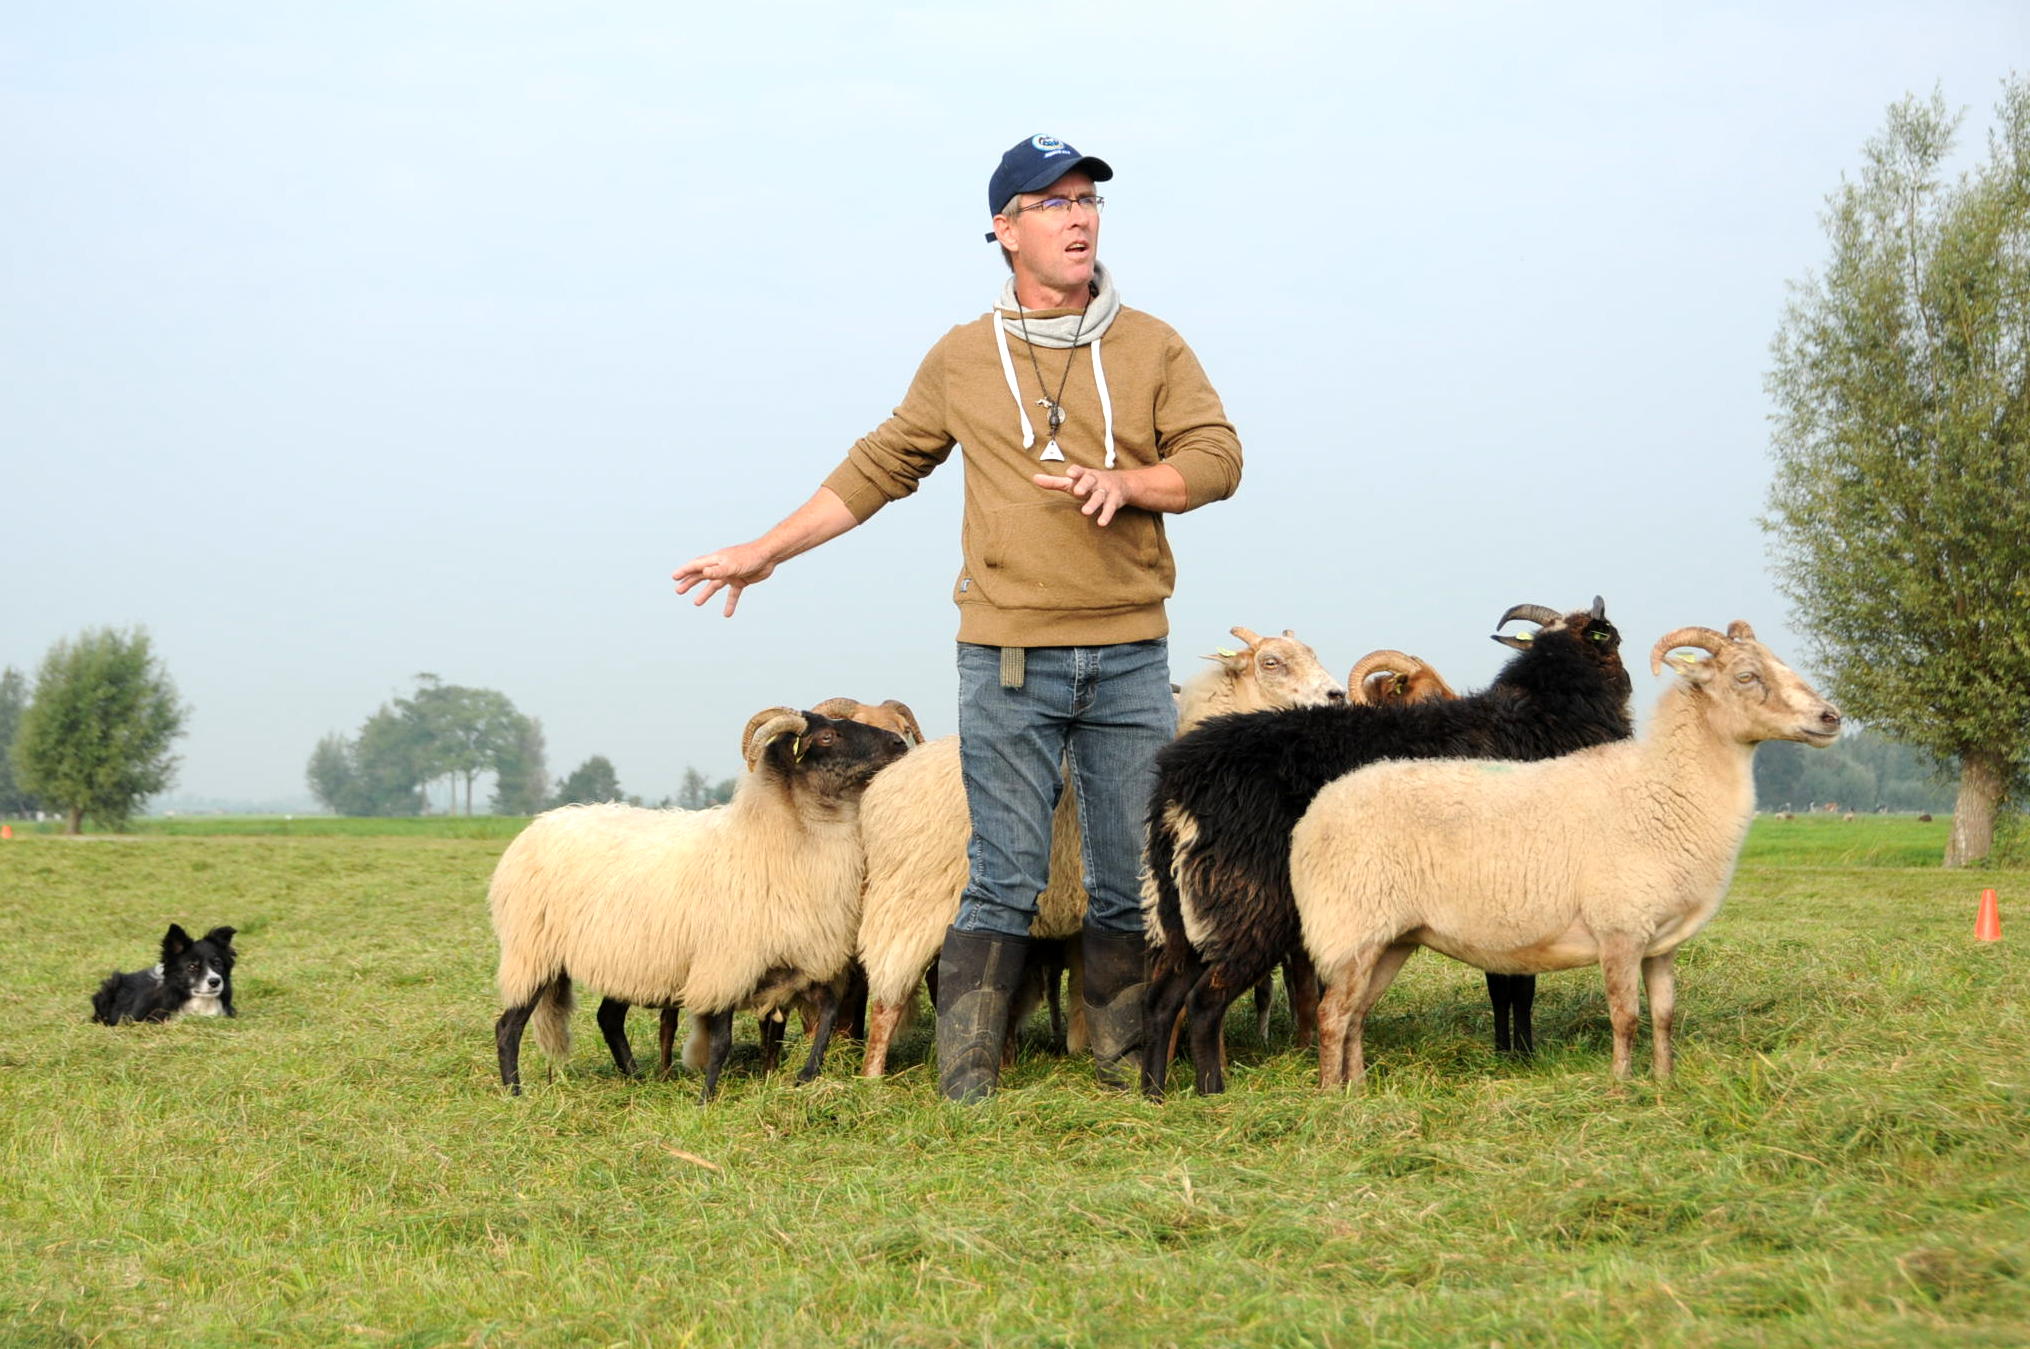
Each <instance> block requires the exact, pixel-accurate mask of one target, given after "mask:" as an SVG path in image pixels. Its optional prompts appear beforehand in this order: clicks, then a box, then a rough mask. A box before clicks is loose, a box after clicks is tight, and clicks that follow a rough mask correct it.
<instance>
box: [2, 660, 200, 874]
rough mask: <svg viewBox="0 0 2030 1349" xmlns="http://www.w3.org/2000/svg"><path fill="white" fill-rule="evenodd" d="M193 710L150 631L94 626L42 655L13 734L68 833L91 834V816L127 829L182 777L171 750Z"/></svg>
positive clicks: (19, 760) (31, 778)
mask: <svg viewBox="0 0 2030 1349" xmlns="http://www.w3.org/2000/svg"><path fill="white" fill-rule="evenodd" d="M187 715H188V709H187V708H186V707H184V705H183V704H182V703H180V702H178V701H177V698H176V686H175V685H174V684H173V683H171V682H170V679H169V675H168V672H167V671H165V670H164V669H163V668H162V666H161V663H160V662H159V661H157V660H156V658H155V653H154V649H153V647H152V645H151V644H150V642H149V640H148V634H147V632H146V631H145V630H144V629H141V628H135V629H134V630H132V631H131V632H124V633H122V632H115V631H114V630H113V629H111V628H94V629H91V630H89V631H86V632H84V633H82V634H80V635H79V636H78V638H77V640H76V641H74V642H70V641H60V642H58V643H57V644H56V645H55V646H53V647H51V648H50V650H49V654H48V655H47V656H45V657H44V658H43V661H42V667H41V669H40V670H38V671H37V673H36V677H35V696H34V698H33V699H32V700H31V701H30V702H29V705H28V708H27V710H26V711H25V712H24V713H23V714H22V717H21V724H20V728H19V730H18V732H17V733H16V736H15V740H14V745H13V759H14V769H15V773H16V774H17V776H18V778H19V781H20V783H21V785H22V786H23V787H24V788H26V789H27V790H28V791H31V792H33V793H35V795H36V796H38V797H40V798H41V799H42V800H43V801H44V802H45V803H47V805H48V806H49V807H50V808H52V809H55V810H60V811H62V812H63V815H64V820H65V830H66V832H68V833H72V834H76V833H80V832H82V830H83V821H84V817H85V816H86V815H90V816H91V817H92V819H93V820H94V821H95V822H97V823H98V824H101V825H103V826H105V827H106V828H109V829H120V828H124V827H125V826H126V823H127V820H128V818H129V817H130V816H132V815H133V813H134V811H135V810H136V809H137V808H139V806H140V804H141V803H142V802H143V801H145V800H147V799H148V798H149V797H150V796H153V795H154V794H155V793H157V792H159V791H161V790H162V789H163V788H165V787H167V786H168V785H169V784H170V782H171V781H173V780H174V779H175V776H176V758H175V756H173V755H172V754H170V752H169V747H170V745H171V744H172V743H173V742H174V741H175V740H176V738H177V737H178V736H180V735H182V734H183V722H184V718H185V717H186V716H187Z"/></svg>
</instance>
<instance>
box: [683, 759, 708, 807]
mask: <svg viewBox="0 0 2030 1349" xmlns="http://www.w3.org/2000/svg"><path fill="white" fill-rule="evenodd" d="M711 804H712V784H711V783H709V782H707V781H705V775H704V774H703V773H700V772H699V771H698V770H697V769H695V768H685V769H684V781H683V783H682V785H680V786H679V787H678V788H677V809H678V810H703V809H705V807H707V806H709V805H711Z"/></svg>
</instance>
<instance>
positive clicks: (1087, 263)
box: [994, 173, 1100, 293]
mask: <svg viewBox="0 0 2030 1349" xmlns="http://www.w3.org/2000/svg"><path fill="white" fill-rule="evenodd" d="M1092 195H1094V194H1093V180H1092V179H1090V178H1088V177H1086V176H1085V175H1084V174H1083V173H1067V174H1065V175H1064V177H1062V178H1060V179H1058V180H1057V181H1056V182H1054V183H1052V184H1051V185H1050V186H1049V187H1046V188H1044V189H1043V190H1042V191H1040V192H1024V193H1023V194H1022V195H1021V196H1020V197H1018V198H1017V199H1016V205H1018V206H1024V207H1027V206H1033V205H1035V204H1036V203H1037V202H1039V201H1043V200H1045V199H1046V198H1049V197H1066V198H1073V199H1075V198H1078V197H1089V196H1092ZM994 234H995V235H996V237H998V238H999V239H1000V241H1001V247H1003V248H1005V249H1007V250H1008V252H1009V253H1010V254H1012V255H1013V256H1014V259H1015V274H1016V277H1017V279H1018V280H1019V279H1022V278H1023V277H1025V276H1026V277H1027V278H1029V279H1031V280H1033V281H1035V282H1036V283H1037V284H1039V285H1042V286H1045V287H1048V288H1050V289H1052V290H1060V291H1068V292H1069V291H1077V292H1080V293H1083V291H1084V288H1085V287H1086V286H1087V285H1089V284H1090V283H1091V282H1092V279H1093V265H1094V264H1095V263H1096V262H1097V261H1098V260H1099V252H1100V213H1099V212H1098V211H1097V210H1094V209H1092V208H1091V207H1086V206H1071V207H1068V208H1066V209H1064V210H1061V211H1031V210H1023V211H1018V212H1017V213H1016V214H1015V215H1014V217H1013V218H1010V217H1008V216H1005V215H997V216H995V217H994Z"/></svg>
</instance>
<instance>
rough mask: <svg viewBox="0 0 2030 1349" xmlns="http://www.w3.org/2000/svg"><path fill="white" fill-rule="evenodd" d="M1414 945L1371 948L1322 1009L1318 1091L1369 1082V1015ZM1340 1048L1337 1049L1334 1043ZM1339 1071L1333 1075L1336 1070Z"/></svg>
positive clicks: (1329, 993) (1350, 965) (1362, 953)
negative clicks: (1334, 1068)
mask: <svg viewBox="0 0 2030 1349" xmlns="http://www.w3.org/2000/svg"><path fill="white" fill-rule="evenodd" d="M1416 953H1417V948H1416V946H1415V944H1413V943H1408V942H1404V943H1399V944H1397V945H1393V946H1370V947H1364V948H1362V949H1361V950H1359V951H1357V952H1355V954H1354V957H1353V959H1352V960H1351V961H1350V962H1348V963H1347V965H1346V967H1345V969H1344V971H1343V972H1342V973H1341V975H1340V979H1339V982H1338V983H1337V984H1336V985H1335V986H1334V987H1332V988H1328V989H1327V990H1326V992H1325V996H1324V998H1322V999H1321V1000H1320V1001H1319V1004H1318V1085H1319V1086H1321V1087H1358V1086H1360V1085H1361V1083H1362V1081H1363V1080H1365V1078H1366V1077H1367V1048H1366V1037H1367V1014H1368V1013H1369V1012H1370V1011H1372V1010H1373V1009H1374V1005H1375V1004H1376V1003H1377V1002H1380V1001H1381V996H1382V994H1384V993H1386V992H1388V991H1389V984H1390V983H1391V982H1393V981H1394V979H1395V977H1396V972H1397V971H1398V970H1400V969H1402V967H1403V962H1404V961H1406V960H1408V959H1409V958H1410V957H1411V956H1413V955H1415V954H1416ZM1335 1042H1336V1043H1335ZM1334 1064H1337V1065H1338V1071H1337V1073H1336V1074H1335V1073H1333V1071H1332V1068H1333V1065H1334Z"/></svg>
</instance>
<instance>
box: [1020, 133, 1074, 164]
mask: <svg viewBox="0 0 2030 1349" xmlns="http://www.w3.org/2000/svg"><path fill="white" fill-rule="evenodd" d="M1029 143H1030V144H1031V145H1033V146H1035V147H1036V148H1037V149H1039V150H1041V151H1043V157H1044V158H1045V159H1053V158H1055V157H1056V156H1058V155H1068V154H1070V153H1071V147H1069V146H1067V145H1066V144H1065V143H1064V142H1063V141H1061V140H1059V139H1058V138H1057V137H1055V136H1031V137H1030V138H1029Z"/></svg>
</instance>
